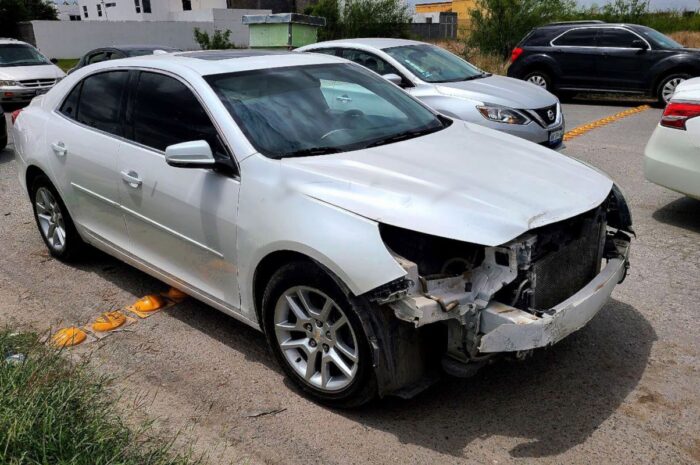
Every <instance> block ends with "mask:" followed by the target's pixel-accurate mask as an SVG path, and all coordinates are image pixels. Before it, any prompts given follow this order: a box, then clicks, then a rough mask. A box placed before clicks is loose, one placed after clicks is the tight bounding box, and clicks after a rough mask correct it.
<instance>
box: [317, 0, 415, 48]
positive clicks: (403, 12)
mask: <svg viewBox="0 0 700 465" xmlns="http://www.w3.org/2000/svg"><path fill="white" fill-rule="evenodd" d="M306 12H307V13H308V14H311V15H314V16H322V17H324V18H326V27H323V28H321V29H319V32H318V38H319V40H332V39H342V38H352V37H404V38H405V37H409V34H410V30H409V29H410V22H411V15H410V14H409V12H408V6H407V5H406V4H405V3H404V2H403V1H402V0H346V1H345V6H344V8H343V9H342V11H341V8H340V6H339V3H338V0H319V2H318V3H317V4H316V5H314V6H313V7H311V8H308V9H307V10H306Z"/></svg>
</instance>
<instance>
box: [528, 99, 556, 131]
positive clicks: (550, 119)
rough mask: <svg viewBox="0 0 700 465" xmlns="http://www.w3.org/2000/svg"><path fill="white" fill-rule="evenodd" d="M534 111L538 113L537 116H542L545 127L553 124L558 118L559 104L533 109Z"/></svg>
mask: <svg viewBox="0 0 700 465" xmlns="http://www.w3.org/2000/svg"><path fill="white" fill-rule="evenodd" d="M532 111H534V112H535V113H537V116H539V117H540V118H542V121H544V122H545V127H547V126H551V125H552V124H554V122H555V121H556V120H557V105H556V104H554V105H552V106H549V107H545V108H538V109H536V110H532Z"/></svg>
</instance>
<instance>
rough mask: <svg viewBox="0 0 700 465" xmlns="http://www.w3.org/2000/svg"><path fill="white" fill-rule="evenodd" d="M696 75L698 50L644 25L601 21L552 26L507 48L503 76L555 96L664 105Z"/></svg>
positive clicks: (699, 63) (699, 64) (699, 66)
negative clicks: (605, 96) (632, 98)
mask: <svg viewBox="0 0 700 465" xmlns="http://www.w3.org/2000/svg"><path fill="white" fill-rule="evenodd" d="M698 75H700V51H699V50H696V49H691V48H686V47H684V46H683V45H681V44H679V43H678V42H676V41H674V40H673V39H671V38H670V37H668V36H666V35H664V34H662V33H660V32H659V31H656V30H654V29H652V28H650V27H647V26H640V25H637V24H626V23H621V24H612V23H604V22H602V21H572V22H561V23H552V24H548V25H546V26H542V27H538V28H535V29H533V30H532V31H530V32H529V33H528V34H527V35H526V36H525V37H524V38H523V40H521V41H520V43H519V44H518V45H517V46H516V47H515V48H514V49H513V52H512V54H511V64H510V66H509V67H508V76H510V77H513V78H518V79H523V80H525V81H528V82H531V83H533V84H535V85H538V86H541V87H542V88H544V89H547V90H549V91H551V92H555V93H558V94H560V95H562V94H567V93H575V92H602V93H617V94H631V95H644V96H648V97H652V98H655V99H657V100H658V102H659V104H661V105H665V104H666V103H667V102H668V101H669V100H670V98H671V96H672V95H673V91H674V90H675V88H676V86H677V85H678V84H680V83H681V82H683V81H684V80H686V79H690V78H691V77H693V76H698Z"/></svg>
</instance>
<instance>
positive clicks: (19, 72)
mask: <svg viewBox="0 0 700 465" xmlns="http://www.w3.org/2000/svg"><path fill="white" fill-rule="evenodd" d="M65 75H66V74H65V73H64V72H63V71H61V68H59V67H58V66H56V65H37V66H8V67H0V79H2V80H11V81H23V80H25V79H57V78H62V77H64V76H65Z"/></svg>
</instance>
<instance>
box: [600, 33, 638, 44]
mask: <svg viewBox="0 0 700 465" xmlns="http://www.w3.org/2000/svg"><path fill="white" fill-rule="evenodd" d="M635 40H641V39H640V38H639V37H638V36H636V35H634V34H632V33H631V32H629V31H625V30H624V29H604V30H602V31H600V33H599V34H598V46H600V47H623V48H634V47H635V46H634V44H633V43H632V42H633V41H635Z"/></svg>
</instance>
